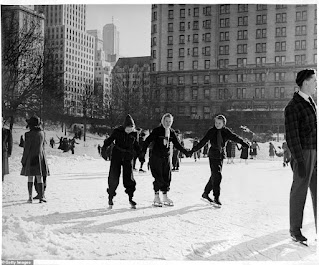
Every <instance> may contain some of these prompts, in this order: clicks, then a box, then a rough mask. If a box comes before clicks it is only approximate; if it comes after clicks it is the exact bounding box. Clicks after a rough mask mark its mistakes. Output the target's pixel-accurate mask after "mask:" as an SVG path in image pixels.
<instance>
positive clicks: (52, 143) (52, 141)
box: [50, 137, 55, 148]
mask: <svg viewBox="0 0 319 265" xmlns="http://www.w3.org/2000/svg"><path fill="white" fill-rule="evenodd" d="M50 146H51V148H54V146H55V141H54V139H53V137H51V139H50Z"/></svg>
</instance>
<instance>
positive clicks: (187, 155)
mask: <svg viewBox="0 0 319 265" xmlns="http://www.w3.org/2000/svg"><path fill="white" fill-rule="evenodd" d="M193 153H194V152H193V151H192V150H189V149H187V152H186V153H185V155H186V157H191V156H192V155H193Z"/></svg>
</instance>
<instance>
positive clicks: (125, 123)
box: [124, 114, 135, 128]
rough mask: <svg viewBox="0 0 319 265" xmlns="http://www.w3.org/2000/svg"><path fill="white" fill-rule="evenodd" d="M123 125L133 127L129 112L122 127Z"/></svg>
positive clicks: (133, 123)
mask: <svg viewBox="0 0 319 265" xmlns="http://www.w3.org/2000/svg"><path fill="white" fill-rule="evenodd" d="M125 127H135V122H134V120H133V118H132V116H131V115H130V114H127V116H126V118H125V121H124V128H125Z"/></svg>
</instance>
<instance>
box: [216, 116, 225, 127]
mask: <svg viewBox="0 0 319 265" xmlns="http://www.w3.org/2000/svg"><path fill="white" fill-rule="evenodd" d="M215 119H218V120H222V121H223V122H224V125H226V122H227V120H226V117H225V116H224V115H217V116H216V117H215Z"/></svg>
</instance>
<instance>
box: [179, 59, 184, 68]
mask: <svg viewBox="0 0 319 265" xmlns="http://www.w3.org/2000/svg"><path fill="white" fill-rule="evenodd" d="M178 70H184V62H183V61H180V62H178Z"/></svg>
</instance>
